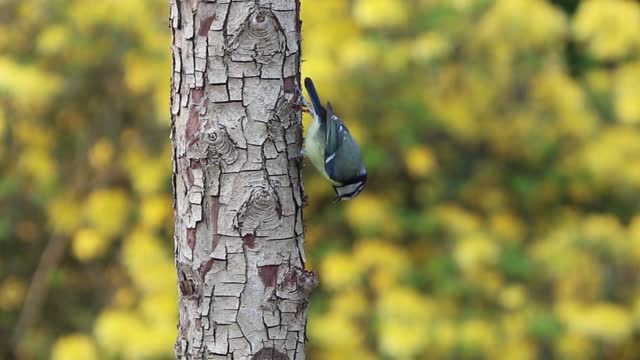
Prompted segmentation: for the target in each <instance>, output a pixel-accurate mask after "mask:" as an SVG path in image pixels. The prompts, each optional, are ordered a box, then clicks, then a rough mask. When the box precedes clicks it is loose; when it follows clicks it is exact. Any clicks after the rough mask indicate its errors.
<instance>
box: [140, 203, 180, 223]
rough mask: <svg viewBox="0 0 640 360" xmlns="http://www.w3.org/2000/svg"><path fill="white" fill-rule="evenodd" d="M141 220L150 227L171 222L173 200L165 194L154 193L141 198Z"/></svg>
mask: <svg viewBox="0 0 640 360" xmlns="http://www.w3.org/2000/svg"><path fill="white" fill-rule="evenodd" d="M140 211H141V214H140V216H141V218H140V220H141V222H142V224H144V225H146V226H149V227H151V228H154V227H158V226H161V225H162V224H165V223H169V222H171V215H172V214H173V201H172V200H171V198H170V197H169V196H166V195H154V196H149V197H145V198H144V199H143V200H142V207H141V210H140Z"/></svg>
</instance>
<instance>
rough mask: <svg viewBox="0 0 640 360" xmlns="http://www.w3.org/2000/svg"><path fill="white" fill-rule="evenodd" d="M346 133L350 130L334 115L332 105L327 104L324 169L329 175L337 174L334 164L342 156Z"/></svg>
mask: <svg viewBox="0 0 640 360" xmlns="http://www.w3.org/2000/svg"><path fill="white" fill-rule="evenodd" d="M345 133H346V134H348V133H349V130H348V129H347V127H346V126H345V125H344V123H343V122H342V120H340V118H338V117H337V116H336V115H335V114H334V113H333V108H332V107H331V104H330V103H329V104H327V138H326V140H325V147H324V168H325V170H326V171H327V173H329V174H332V173H335V172H334V171H333V164H334V163H335V161H336V157H338V155H340V154H339V153H340V149H341V147H342V143H343V142H344V138H345Z"/></svg>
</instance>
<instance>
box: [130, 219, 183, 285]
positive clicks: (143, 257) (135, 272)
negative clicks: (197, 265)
mask: <svg viewBox="0 0 640 360" xmlns="http://www.w3.org/2000/svg"><path fill="white" fill-rule="evenodd" d="M122 256H123V262H124V265H125V266H126V268H127V271H128V273H129V275H130V276H131V278H132V279H133V282H134V283H135V284H136V286H137V287H138V288H139V289H141V290H144V291H146V292H156V291H162V292H165V291H172V290H174V289H175V281H173V280H172V279H175V276H176V270H175V266H174V264H173V261H172V260H173V259H172V258H170V257H169V253H167V251H166V250H165V249H164V248H163V247H162V244H161V243H160V239H159V238H157V237H156V236H155V234H153V233H152V232H150V231H147V230H144V229H137V230H134V231H132V232H131V234H129V236H127V237H126V238H125V240H124V245H123V248H122Z"/></svg>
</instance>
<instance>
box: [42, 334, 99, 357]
mask: <svg viewBox="0 0 640 360" xmlns="http://www.w3.org/2000/svg"><path fill="white" fill-rule="evenodd" d="M97 353H98V351H97V349H96V346H95V344H94V342H93V340H92V339H91V338H90V337H88V336H86V335H82V334H73V335H65V336H62V337H60V338H59V339H58V340H57V341H56V342H55V344H54V345H53V349H52V350H51V360H77V359H83V360H96V359H98V355H97Z"/></svg>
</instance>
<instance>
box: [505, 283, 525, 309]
mask: <svg viewBox="0 0 640 360" xmlns="http://www.w3.org/2000/svg"><path fill="white" fill-rule="evenodd" d="M499 301H500V304H501V305H502V306H504V307H505V308H507V309H509V310H514V309H517V308H519V307H521V306H523V305H524V304H525V302H526V301H527V292H526V290H525V289H524V288H523V287H522V286H519V285H514V286H508V287H505V288H504V289H502V291H501V292H500V298H499Z"/></svg>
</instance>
